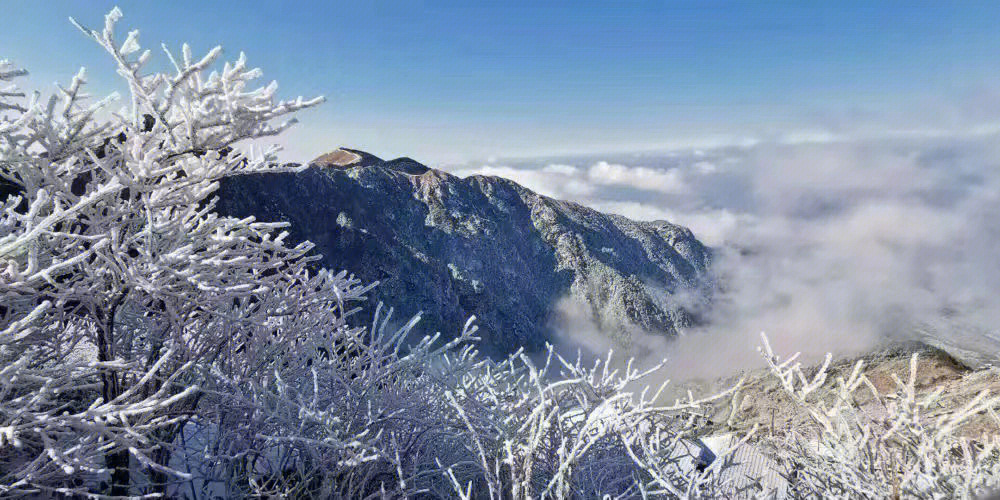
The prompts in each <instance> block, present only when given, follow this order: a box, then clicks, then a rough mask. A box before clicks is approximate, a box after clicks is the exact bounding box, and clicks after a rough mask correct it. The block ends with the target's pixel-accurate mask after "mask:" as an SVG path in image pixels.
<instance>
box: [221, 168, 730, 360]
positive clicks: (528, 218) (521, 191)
mask: <svg viewBox="0 0 1000 500" xmlns="http://www.w3.org/2000/svg"><path fill="white" fill-rule="evenodd" d="M219 197H220V201H219V205H218V209H219V211H220V212H222V213H226V214H230V215H234V216H240V217H242V216H248V215H254V216H256V217H257V219H258V220H263V221H276V220H282V221H288V222H290V223H291V224H292V226H291V229H290V233H291V237H292V239H293V240H302V239H308V240H310V241H312V242H313V243H315V244H316V246H317V251H318V252H320V253H321V254H322V255H323V259H322V261H321V265H322V266H324V267H327V268H329V269H333V270H341V269H347V270H349V271H350V272H352V273H354V274H355V275H357V276H358V277H359V278H360V279H362V280H363V281H365V282H373V281H378V282H379V285H378V286H377V287H376V288H375V290H374V291H373V292H371V294H370V298H371V300H372V301H373V303H374V302H375V301H383V302H385V303H386V304H387V305H389V306H392V307H394V308H395V309H396V316H395V317H396V318H398V319H400V320H402V319H403V318H408V317H409V316H411V315H413V314H415V313H416V312H418V311H423V313H424V314H423V318H424V319H423V321H422V323H421V324H422V325H423V326H422V330H421V334H423V333H432V332H434V331H440V332H442V334H444V335H454V334H456V333H457V332H459V331H460V329H461V326H462V325H463V324H464V322H465V321H466V319H467V318H468V317H469V316H470V315H473V314H474V315H476V316H477V317H478V318H479V321H478V324H479V326H480V330H479V334H480V336H481V337H482V338H483V345H482V347H483V349H484V350H485V351H486V352H487V353H489V354H494V355H496V354H504V353H508V352H511V351H514V350H516V349H517V348H518V347H521V346H524V347H525V348H526V349H528V350H537V349H540V348H541V347H542V346H543V345H544V343H545V342H546V341H549V340H551V339H552V338H553V335H554V333H555V331H556V329H558V328H560V324H561V320H560V318H559V317H558V313H557V310H556V309H557V307H556V306H557V304H560V303H565V301H566V300H569V301H572V302H574V303H576V304H579V305H581V306H582V307H580V308H578V310H580V311H585V312H584V313H583V314H586V311H589V314H590V315H591V317H592V319H593V320H594V322H595V324H596V325H597V326H598V329H599V330H600V331H601V332H602V333H604V334H606V335H609V336H611V337H613V338H616V339H617V340H620V341H624V342H627V340H628V338H629V335H630V333H631V332H634V331H635V330H636V329H641V330H642V331H648V332H656V333H661V334H663V335H667V336H672V335H676V334H677V333H678V331H679V330H680V329H681V328H683V327H685V326H688V325H690V324H692V322H695V321H697V314H696V311H697V310H698V308H699V307H700V306H701V305H703V304H705V303H706V302H707V300H708V299H709V293H710V286H709V285H708V283H709V280H708V279H707V274H706V269H707V266H708V264H709V260H710V255H711V254H710V252H709V250H708V249H707V248H706V247H705V246H703V245H702V244H701V243H700V242H699V241H698V240H697V239H695V237H694V236H693V235H692V234H691V231H689V230H688V229H686V228H684V227H680V226H677V225H674V224H670V223H668V222H662V221H657V222H636V221H632V220H629V219H627V218H625V217H621V216H618V215H610V214H603V213H600V212H597V211H594V210H591V209H589V208H586V207H583V206H581V205H578V204H575V203H570V202H565V201H559V200H554V199H551V198H548V197H545V196H541V195H539V194H536V193H534V192H532V191H529V190H528V189H525V188H524V187H522V186H520V185H518V184H516V183H514V182H513V181H510V180H507V179H503V178H499V177H488V176H471V177H467V178H459V177H456V176H454V175H451V174H448V173H446V172H443V171H440V170H436V169H432V168H428V167H426V166H424V165H422V164H420V163H418V162H416V161H414V160H412V159H409V158H399V159H396V160H391V161H383V160H381V159H379V158H377V157H375V156H373V155H370V154H367V153H364V152H361V151H355V150H348V149H340V150H337V151H334V152H332V153H329V154H327V155H323V156H321V157H320V158H317V159H316V160H315V161H313V162H312V164H311V165H310V168H308V169H307V170H305V171H303V172H300V173H295V174H284V173H283V174H257V175H250V176H242V177H235V178H230V179H227V180H226V181H225V182H223V184H222V186H221V188H220V191H219ZM373 309H374V308H373V307H368V308H367V310H368V314H370V313H371V310H373ZM361 319H364V318H361ZM577 319H578V318H577Z"/></svg>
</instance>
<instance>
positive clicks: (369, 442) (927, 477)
mask: <svg viewBox="0 0 1000 500" xmlns="http://www.w3.org/2000/svg"><path fill="white" fill-rule="evenodd" d="M120 17H121V13H120V12H119V11H118V10H117V9H115V10H113V11H112V12H111V13H110V14H108V15H107V16H106V19H105V26H104V27H103V28H102V29H100V30H89V29H85V28H83V27H81V30H82V31H83V32H84V33H85V34H86V35H87V36H89V37H91V38H92V39H93V40H94V41H96V42H97V43H98V44H99V45H100V46H101V47H102V48H103V49H104V50H106V51H107V53H108V54H109V55H110V56H111V57H112V58H113V60H114V61H115V62H116V63H117V65H118V73H119V75H120V76H121V77H122V78H123V79H124V81H125V83H126V84H127V86H128V88H129V94H130V95H129V96H127V97H128V98H127V100H126V104H125V106H124V107H123V108H120V109H117V108H113V107H112V106H111V104H112V103H113V102H114V98H109V99H104V100H99V101H91V100H90V98H89V97H88V96H87V95H86V93H85V92H84V87H85V74H84V73H83V72H82V71H81V73H80V74H78V75H77V76H76V77H75V78H73V79H72V81H71V82H70V83H69V84H68V85H67V86H66V87H63V88H60V89H59V92H58V93H57V94H56V95H54V96H52V97H49V98H47V99H43V98H41V97H40V96H39V95H37V94H36V95H30V96H27V95H24V94H23V93H22V92H20V91H19V90H18V89H17V88H16V86H15V85H14V82H15V81H16V79H17V77H19V76H21V75H23V74H24V72H23V71H22V70H20V69H19V68H18V67H16V66H14V65H13V64H11V63H9V62H0V180H2V183H0V189H2V190H3V194H4V196H3V197H0V200H2V204H0V496H3V497H18V496H24V497H38V496H57V497H58V496H71V497H89V498H109V497H153V496H166V497H187V498H215V497H224V498H245V497H267V496H272V497H275V498H309V497H312V498H366V497H369V498H381V497H393V498H401V497H416V498H454V497H460V498H514V499H521V498H602V497H606V498H641V497H668V498H677V497H680V498H718V497H734V496H739V495H743V496H747V497H753V496H763V497H767V496H788V495H798V496H806V497H813V496H824V497H827V496H830V497H836V496H841V497H845V498H858V497H883V496H893V495H896V496H899V495H905V496H917V497H928V498H936V497H956V496H957V497H962V496H965V497H968V496H971V495H973V494H980V493H984V492H987V491H988V490H989V488H991V487H995V486H997V485H998V484H1000V480H998V476H997V475H998V474H1000V465H998V448H997V446H998V442H997V428H996V426H997V424H1000V421H998V419H997V416H996V413H995V410H996V408H997V401H996V399H991V398H990V397H988V396H987V395H982V396H980V397H977V398H975V399H973V400H971V401H968V402H967V404H966V406H964V407H962V408H960V409H957V411H955V412H952V413H951V414H949V415H948V416H947V418H941V419H938V420H933V421H931V420H927V419H925V418H922V411H923V410H924V409H926V408H927V407H928V406H930V405H933V404H934V403H935V401H936V399H934V398H933V397H927V398H922V399H917V398H915V396H914V392H913V389H912V386H913V381H912V378H911V380H910V381H909V382H907V381H900V382H899V391H898V393H897V394H896V395H895V396H894V397H892V398H883V399H881V400H884V402H885V404H884V405H883V406H884V412H883V413H881V414H877V415H870V414H869V413H866V412H864V411H860V410H859V409H858V408H857V406H856V405H855V404H853V399H852V394H854V393H855V392H856V391H858V390H863V389H864V388H865V387H866V378H865V377H864V376H863V375H862V370H861V367H859V368H858V369H857V370H856V372H855V373H854V374H852V375H851V377H849V378H847V379H844V380H837V381H836V384H837V388H838V391H839V392H838V394H840V395H841V397H840V398H838V399H837V402H836V403H835V404H833V405H832V406H830V405H828V404H827V402H825V401H816V400H814V398H811V394H812V393H813V391H814V390H815V388H816V387H818V386H821V385H823V384H827V383H828V382H827V381H826V376H825V373H826V371H825V369H821V370H819V371H818V372H817V373H815V374H812V375H811V376H809V377H807V376H806V374H805V373H804V371H803V368H801V367H800V366H799V365H796V364H793V363H790V362H788V361H786V362H781V363H779V362H778V361H777V360H776V357H775V355H774V354H773V353H772V352H771V351H770V348H769V347H765V351H764V354H765V356H766V359H767V360H768V361H769V362H770V366H771V370H772V371H773V374H774V376H776V377H779V378H780V380H781V382H782V386H783V388H784V390H785V391H786V392H787V393H788V395H790V396H792V397H793V398H795V399H796V401H797V402H798V403H799V404H800V405H801V408H802V412H803V413H804V414H805V415H807V416H808V417H809V422H810V423H808V424H805V425H803V426H802V428H801V429H800V430H799V432H797V433H796V434H795V435H794V436H792V437H787V438H782V439H781V440H776V439H774V438H770V439H767V438H757V436H756V434H755V433H753V432H748V433H744V435H741V436H738V437H737V438H736V439H733V440H730V444H729V445H726V446H725V448H724V449H722V450H718V451H719V453H716V456H715V457H714V459H713V458H712V457H707V456H706V453H705V447H704V446H703V445H702V444H701V443H700V442H699V441H698V438H699V437H700V436H702V435H703V434H704V432H705V429H706V428H707V427H706V422H705V420H704V418H703V415H704V414H705V409H706V407H707V405H708V404H709V403H712V402H714V401H718V400H720V399H724V398H728V397H730V396H731V395H732V394H734V393H735V392H738V390H739V385H738V384H737V386H736V387H734V388H732V389H731V390H729V391H723V392H722V393H720V394H717V395H714V396H711V397H709V398H704V399H698V398H696V397H694V396H690V397H688V398H684V399H681V400H676V401H673V402H669V403H667V402H664V401H663V399H665V398H663V397H661V394H662V390H663V388H664V386H665V385H666V384H665V383H664V384H659V385H657V386H656V387H654V388H644V387H645V386H646V382H645V380H647V379H648V377H649V376H650V375H651V374H653V373H655V370H656V369H658V368H654V371H653V372H649V371H640V370H637V369H634V368H632V367H631V366H626V367H624V368H619V369H613V368H610V367H609V366H608V363H606V362H603V361H598V362H596V363H585V362H584V361H581V360H567V359H564V358H562V357H560V356H558V355H556V354H555V353H554V352H553V351H552V350H551V349H550V350H549V351H548V356H542V357H541V359H539V358H537V357H535V358H530V357H528V356H526V355H525V354H524V353H521V352H517V353H514V354H513V355H511V356H509V357H508V358H507V359H506V360H504V361H501V362H495V361H492V360H490V359H487V358H483V357H481V356H479V355H478V353H477V351H476V349H475V345H476V338H475V337H474V335H475V326H474V325H473V323H474V321H473V320H472V319H470V320H469V322H468V323H467V324H466V327H465V329H464V330H463V331H462V332H460V333H459V334H458V335H457V337H455V339H454V340H451V341H449V342H441V341H439V340H438V337H437V336H430V337H425V338H424V339H423V340H422V341H420V342H418V343H417V344H415V345H407V346H405V348H404V340H406V339H407V338H408V337H411V336H412V335H411V333H412V332H414V331H415V330H414V329H415V328H418V326H417V325H418V321H419V317H414V318H412V319H411V320H410V321H408V322H407V323H406V324H405V325H404V326H402V327H401V328H398V329H394V328H389V327H388V326H387V325H389V324H390V317H389V315H388V314H387V313H385V314H383V312H382V311H381V310H380V309H379V308H378V306H371V307H374V308H375V310H376V312H375V313H374V315H373V316H374V318H375V320H374V321H373V323H372V325H371V327H370V328H368V327H362V326H357V325H354V324H353V323H352V321H351V319H352V318H351V316H352V314H354V313H355V312H356V311H357V307H358V306H360V305H361V302H362V301H363V299H364V296H365V293H366V292H367V290H368V285H367V284H364V283H360V282H359V281H358V280H356V279H354V278H353V277H352V276H351V275H349V274H347V273H346V272H340V273H332V272H327V271H321V272H313V271H312V270H311V269H312V267H311V266H310V263H311V262H312V261H314V260H315V259H316V257H315V256H314V255H313V254H311V253H310V250H311V249H312V247H311V244H308V243H303V244H299V245H296V246H289V245H287V244H286V243H285V233H284V232H283V231H282V228H283V224H281V223H270V222H268V223H261V222H257V221H255V220H254V219H252V218H247V219H236V218H232V217H225V216H220V215H217V213H216V212H215V210H214V208H215V201H214V198H213V197H212V194H213V192H214V191H215V190H216V189H217V187H218V183H219V180H220V179H222V178H224V177H226V176H232V175H239V174H245V173H256V172H267V171H274V170H276V169H279V167H275V166H274V165H275V164H276V161H275V158H274V150H271V149H265V150H261V151H256V152H253V153H248V152H243V151H241V150H240V149H238V148H240V147H246V145H247V143H248V142H249V141H252V140H254V139H260V138H266V137H268V136H273V135H275V134H278V133H280V132H281V131H282V130H283V129H284V128H286V127H287V126H288V125H289V124H290V123H291V121H283V122H280V124H274V122H275V121H278V120H285V119H286V118H290V115H291V114H292V113H294V112H295V111H297V110H300V109H303V108H306V107H309V106H313V105H316V104H318V103H319V102H320V99H310V100H304V99H296V100H293V101H279V100H277V99H276V98H275V92H276V85H275V84H273V83H272V84H270V85H266V86H264V87H260V88H255V85H254V81H255V80H256V79H257V78H259V77H260V74H261V73H260V71H259V70H257V69H251V68H250V67H248V66H247V65H246V61H245V58H244V57H243V56H242V55H240V57H238V58H237V60H236V61H234V62H227V63H220V61H219V59H220V57H221V50H220V49H219V48H216V49H213V50H211V51H210V52H209V53H208V54H207V55H206V56H204V57H202V58H195V57H193V55H192V54H191V52H190V50H189V49H188V48H187V46H184V47H182V50H181V51H180V54H173V53H172V52H170V51H168V50H166V49H165V51H166V54H167V58H168V59H169V62H170V63H171V64H172V66H173V70H172V71H171V72H170V73H157V72H154V71H150V70H149V69H148V67H147V65H146V64H147V62H148V61H149V60H150V57H151V56H150V52H148V51H144V50H142V49H141V48H140V46H139V43H138V32H137V31H132V32H130V33H128V34H127V35H126V36H125V38H124V41H120V39H119V38H117V37H116V35H115V25H116V23H117V22H118V21H119V19H120ZM765 346H766V343H765ZM608 359H610V356H609V358H608ZM916 369H917V365H916V361H914V370H916ZM880 397H881V396H880ZM984 413H985V414H987V415H988V416H989V417H990V418H991V419H992V424H993V425H992V427H990V428H989V429H987V430H985V431H984V433H983V434H982V436H979V437H976V438H974V439H973V438H967V437H961V436H959V434H957V433H956V426H957V425H958V424H959V423H960V422H961V421H962V420H963V419H966V418H968V417H970V416H972V415H982V414H984ZM751 446H752V447H753V449H754V450H758V451H759V453H761V454H766V455H767V456H768V457H769V460H768V462H767V463H769V464H773V466H774V467H773V472H776V473H777V477H779V478H781V479H780V480H778V481H756V480H753V479H754V478H750V479H751V480H749V481H747V480H746V479H747V478H746V477H742V476H741V475H740V471H741V469H740V464H739V463H738V462H737V461H735V460H734V459H733V458H734V457H737V456H738V455H737V454H736V453H735V452H738V451H739V450H741V449H748V448H747V447H751ZM736 490H739V491H736Z"/></svg>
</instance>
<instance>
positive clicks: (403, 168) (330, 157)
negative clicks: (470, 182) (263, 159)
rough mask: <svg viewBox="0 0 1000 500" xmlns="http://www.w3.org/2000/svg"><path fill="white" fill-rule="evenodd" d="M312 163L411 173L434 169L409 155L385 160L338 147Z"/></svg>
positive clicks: (419, 173)
mask: <svg viewBox="0 0 1000 500" xmlns="http://www.w3.org/2000/svg"><path fill="white" fill-rule="evenodd" d="M310 164H312V165H317V166H320V167H336V168H352V167H371V166H379V167H384V168H387V169H389V170H395V171H397V172H402V173H404V174H409V175H423V174H425V173H427V172H428V171H430V170H432V169H431V168H430V167H428V166H427V165H424V164H423V163H420V162H418V161H417V160H414V159H413V158H409V157H406V156H404V157H402V158H396V159H395V160H388V161H385V160H383V159H381V158H379V157H377V156H375V155H373V154H370V153H366V152H364V151H360V150H357V149H348V148H337V149H335V150H333V151H330V152H329V153H326V154H324V155H320V156H319V157H317V158H316V159H315V160H313V161H311V162H310Z"/></svg>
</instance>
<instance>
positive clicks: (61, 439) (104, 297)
mask: <svg viewBox="0 0 1000 500" xmlns="http://www.w3.org/2000/svg"><path fill="white" fill-rule="evenodd" d="M120 16H121V14H120V12H119V11H118V10H117V9H115V10H113V11H112V12H111V13H110V14H108V15H107V16H106V19H105V25H104V28H103V30H99V31H95V30H88V29H85V28H83V27H80V29H81V30H82V31H83V32H84V33H85V34H86V35H88V36H89V37H91V38H92V39H93V40H94V41H96V42H97V43H98V44H99V45H100V47H102V48H103V49H104V50H105V51H107V53H108V54H109V55H110V56H111V58H112V59H113V60H114V61H115V62H116V63H117V66H118V73H119V75H120V76H121V77H122V78H123V80H124V82H125V84H127V86H128V88H129V94H130V95H129V96H128V99H127V104H126V105H125V106H124V107H122V108H121V109H116V108H114V107H113V103H114V102H115V99H114V97H111V98H108V99H103V100H99V101H96V102H91V101H90V99H89V98H88V96H87V95H86V94H85V91H84V90H85V83H86V80H85V73H84V72H83V70H81V71H80V73H79V74H78V75H77V76H76V77H75V78H73V80H72V81H71V82H70V83H69V85H67V86H66V87H60V88H59V91H58V93H57V94H56V95H53V96H51V97H49V98H47V99H43V98H41V97H40V96H39V95H38V94H34V95H32V96H30V97H29V96H25V95H24V94H23V93H22V92H19V91H18V90H17V89H16V87H14V86H13V85H12V84H11V82H12V81H13V79H15V78H16V77H18V76H20V75H22V74H23V71H21V70H19V69H16V68H15V67H14V66H13V65H12V64H11V63H9V62H6V61H5V62H3V63H2V65H0V80H2V81H3V82H6V85H7V86H6V87H4V88H3V89H2V91H0V113H2V117H0V179H2V180H3V186H4V190H5V191H6V194H7V196H4V200H3V204H2V206H0V210H2V212H0V234H2V235H3V236H0V304H2V306H0V357H2V358H3V360H4V363H3V368H2V369H0V432H2V433H0V441H2V443H0V445H2V446H3V448H2V449H0V489H2V490H5V491H6V492H8V493H12V492H17V491H21V492H28V491H31V490H33V489H42V490H45V489H53V488H84V487H85V485H78V484H73V479H76V478H78V477H79V476H77V475H76V474H74V472H76V471H84V472H88V473H93V474H95V475H96V477H101V474H102V473H107V474H109V475H110V476H109V477H108V479H110V481H111V487H110V492H111V493H112V494H115V495H122V494H127V493H129V492H130V490H129V485H130V483H131V482H133V481H132V479H134V478H130V469H131V468H134V467H130V465H129V464H130V461H134V462H135V463H138V464H141V465H142V466H143V467H146V468H148V471H149V473H150V475H151V476H152V478H153V479H158V480H161V481H162V480H165V479H166V476H165V474H166V475H169V474H171V473H174V472H176V471H171V470H170V469H169V468H167V465H168V463H169V452H170V448H169V445H170V443H171V442H172V441H173V439H172V438H173V436H174V435H175V434H176V432H177V431H178V430H179V429H180V427H181V426H183V425H184V423H185V422H187V420H188V419H189V418H190V417H191V416H193V415H195V414H196V413H197V407H198V405H199V404H200V403H201V402H202V401H203V400H204V398H205V395H206V392H205V391H204V390H202V389H203V385H204V381H205V380H207V378H206V373H208V372H209V371H214V372H216V373H219V374H222V375H225V376H226V377H227V378H228V379H230V380H245V379H246V378H248V377H254V376H256V374H257V370H259V369H261V368H262V367H264V366H266V364H267V363H266V362H264V361H262V360H267V359H271V358H274V357H276V356H275V354H274V353H275V351H278V350H280V351H284V355H285V356H287V355H288V351H294V350H295V349H298V348H300V346H301V345H302V343H301V342H297V339H298V336H299V335H300V334H301V333H302V332H304V331H313V330H317V329H318V328H322V329H326V330H330V331H334V330H337V329H338V328H340V327H341V326H342V325H343V317H344V307H345V303H349V302H350V301H352V300H354V299H356V298H358V297H359V296H360V294H361V293H363V289H362V288H361V287H360V286H359V284H358V283H357V282H356V281H354V280H353V279H351V278H348V277H347V276H346V275H344V274H340V275H331V274H329V273H327V272H325V271H322V272H319V273H313V272H311V271H310V270H309V269H308V266H307V264H308V262H309V261H310V260H311V258H310V257H307V253H308V251H309V250H310V245H309V244H300V245H297V246H294V247H292V246H289V245H286V244H285V243H284V238H285V233H283V232H281V233H279V229H280V227H281V224H270V223H258V222H255V221H254V220H252V219H244V220H238V219H234V218H229V217H221V216H218V215H216V214H215V213H214V211H213V208H214V200H213V199H211V194H212V192H213V191H214V190H215V189H216V188H217V186H218V181H219V179H221V178H222V177H224V176H228V175H239V174H244V173H251V172H261V171H274V170H276V169H279V168H280V167H276V166H275V165H276V161H275V158H274V149H268V150H264V151H259V152H258V153H257V154H253V155H251V154H245V153H243V152H241V151H240V150H239V149H238V148H239V146H240V145H241V144H246V142H247V141H248V140H251V139H258V138H264V137H268V136H273V135H275V134H277V133H279V132H281V131H282V130H284V129H285V128H286V127H288V126H289V125H290V124H291V123H292V121H285V122H283V123H280V124H276V125H275V124H274V122H275V121H276V120H279V119H282V118H284V117H286V116H287V115H290V114H291V113H294V112H295V111H298V110H301V109H303V108H307V107H310V106H313V105H315V104H317V103H319V102H320V101H321V99H311V100H303V99H301V98H300V99H297V100H294V101H278V100H276V99H275V91H276V85H275V84H274V83H271V84H269V85H266V86H263V87H259V88H257V87H255V86H254V85H253V82H254V81H255V80H256V79H257V78H259V77H260V75H261V72H260V71H259V70H257V69H252V68H249V67H247V65H246V61H245V58H244V57H243V55H242V54H241V55H240V57H239V58H237V60H236V61H235V62H227V63H225V64H220V63H219V62H218V61H219V59H220V56H221V54H222V51H221V49H220V48H218V47H216V48H215V49H213V50H211V51H209V53H208V54H207V55H205V56H204V57H202V58H198V59H195V58H193V57H192V54H191V51H190V49H189V48H188V47H187V46H186V45H185V46H183V47H182V50H181V53H180V54H179V55H176V56H175V55H174V54H173V53H171V52H170V51H168V50H167V49H166V48H165V47H164V50H165V52H166V55H167V57H168V58H169V60H170V62H171V63H172V66H173V71H172V72H170V73H159V72H155V71H149V70H148V69H147V62H148V61H149V60H150V52H149V51H143V50H141V49H140V47H139V44H138V32H137V31H132V32H130V33H129V34H128V35H127V37H126V38H125V40H124V41H122V42H120V41H118V40H116V38H115V33H114V28H115V24H116V23H117V22H118V20H119V18H120ZM78 26H79V25H78ZM130 456H131V457H130ZM130 458H131V459H132V460H130Z"/></svg>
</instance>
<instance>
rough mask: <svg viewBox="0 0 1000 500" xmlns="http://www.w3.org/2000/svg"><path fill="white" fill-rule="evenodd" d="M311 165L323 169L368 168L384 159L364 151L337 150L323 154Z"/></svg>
mask: <svg viewBox="0 0 1000 500" xmlns="http://www.w3.org/2000/svg"><path fill="white" fill-rule="evenodd" d="M309 163H310V164H311V165H319V166H322V167H340V168H347V167H367V166H369V165H377V164H380V163H383V161H382V159H381V158H379V157H377V156H375V155H373V154H370V153H366V152H364V151H360V150H357V149H348V148H337V149H335V150H333V151H330V152H329V153H326V154H322V155H320V156H318V157H316V159H314V160H313V161H311V162H309Z"/></svg>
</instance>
